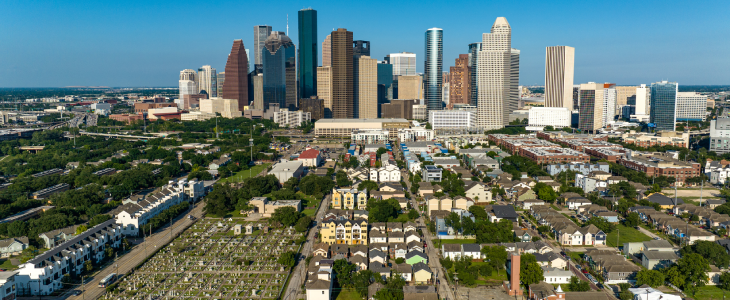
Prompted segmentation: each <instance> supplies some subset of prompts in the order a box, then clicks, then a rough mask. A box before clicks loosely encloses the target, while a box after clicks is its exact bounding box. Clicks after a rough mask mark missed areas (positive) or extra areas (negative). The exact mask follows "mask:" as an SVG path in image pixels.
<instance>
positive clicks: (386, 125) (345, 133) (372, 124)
mask: <svg viewBox="0 0 730 300" xmlns="http://www.w3.org/2000/svg"><path fill="white" fill-rule="evenodd" d="M410 124H411V123H410V122H408V120H406V119H321V120H317V122H315V123H314V134H315V135H316V136H320V137H351V136H352V132H353V131H355V130H362V129H381V130H387V131H388V135H389V138H391V139H395V138H397V137H398V129H401V128H410V127H411V125H410Z"/></svg>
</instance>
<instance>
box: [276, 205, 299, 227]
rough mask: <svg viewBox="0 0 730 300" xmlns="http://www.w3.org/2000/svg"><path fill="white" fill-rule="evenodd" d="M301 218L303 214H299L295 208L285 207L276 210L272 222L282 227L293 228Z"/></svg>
mask: <svg viewBox="0 0 730 300" xmlns="http://www.w3.org/2000/svg"><path fill="white" fill-rule="evenodd" d="M300 217H301V213H300V212H298V211H297V210H296V209H295V208H294V207H291V206H284V207H279V208H277V209H276V210H274V213H273V214H272V215H271V220H272V221H275V222H279V223H280V224H281V225H284V226H292V225H294V224H296V223H297V221H299V218H300Z"/></svg>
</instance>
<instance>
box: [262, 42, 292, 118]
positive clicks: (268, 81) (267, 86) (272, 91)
mask: <svg viewBox="0 0 730 300" xmlns="http://www.w3.org/2000/svg"><path fill="white" fill-rule="evenodd" d="M261 53H262V55H261V56H262V57H261V62H262V63H263V70H264V107H265V108H268V107H269V104H270V103H278V104H279V107H281V108H289V109H290V110H293V109H294V108H295V107H296V106H297V102H298V101H297V97H296V94H297V92H296V57H295V56H296V49H295V47H294V43H293V42H292V40H291V39H290V38H289V37H288V36H286V35H285V34H284V32H281V31H273V32H271V35H270V36H269V38H267V39H266V42H265V45H264V49H263V50H262V51H261Z"/></svg>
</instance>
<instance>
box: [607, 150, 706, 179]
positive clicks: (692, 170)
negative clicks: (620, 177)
mask: <svg viewBox="0 0 730 300" xmlns="http://www.w3.org/2000/svg"><path fill="white" fill-rule="evenodd" d="M618 163H619V164H620V165H623V166H625V167H627V168H629V169H632V170H636V171H639V172H643V173H646V176H649V177H653V176H667V177H674V178H675V179H676V180H677V183H678V184H680V185H681V184H684V181H685V180H686V179H687V178H691V177H697V176H700V164H699V163H696V162H691V161H688V162H685V161H682V160H678V159H675V158H674V157H672V156H671V155H670V154H666V153H660V152H655V153H640V152H637V151H633V152H629V153H628V154H627V155H626V156H624V157H622V158H620V159H618Z"/></svg>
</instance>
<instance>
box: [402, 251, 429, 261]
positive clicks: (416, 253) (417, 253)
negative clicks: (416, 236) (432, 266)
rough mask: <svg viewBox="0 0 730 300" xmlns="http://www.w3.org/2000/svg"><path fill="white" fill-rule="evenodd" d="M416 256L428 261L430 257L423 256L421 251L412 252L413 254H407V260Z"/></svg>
mask: <svg viewBox="0 0 730 300" xmlns="http://www.w3.org/2000/svg"><path fill="white" fill-rule="evenodd" d="M414 256H420V257H422V258H425V259H428V256H426V254H423V252H421V251H411V252H408V253H406V259H409V258H411V257H414Z"/></svg>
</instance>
